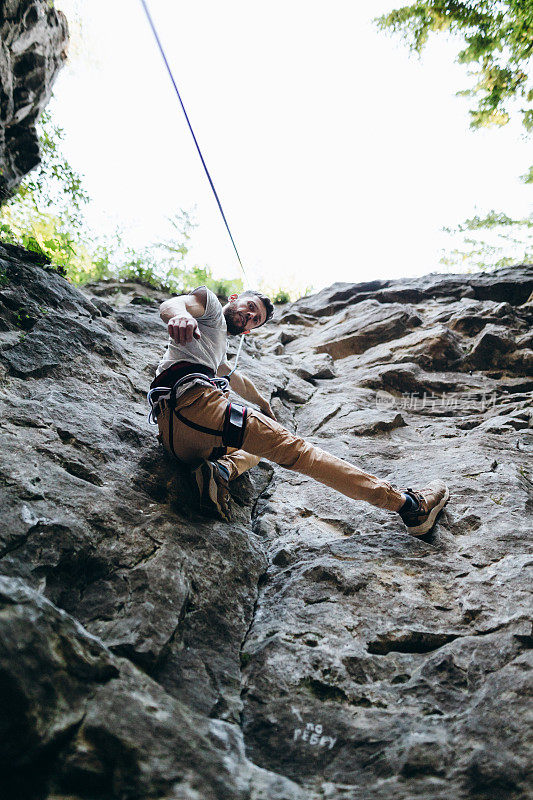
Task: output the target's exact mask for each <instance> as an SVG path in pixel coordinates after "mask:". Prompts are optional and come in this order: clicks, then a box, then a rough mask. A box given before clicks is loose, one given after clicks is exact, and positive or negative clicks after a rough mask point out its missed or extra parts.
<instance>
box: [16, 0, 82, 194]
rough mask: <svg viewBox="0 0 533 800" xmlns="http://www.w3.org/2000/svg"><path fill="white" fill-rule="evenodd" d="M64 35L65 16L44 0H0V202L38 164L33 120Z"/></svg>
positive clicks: (60, 57)
mask: <svg viewBox="0 0 533 800" xmlns="http://www.w3.org/2000/svg"><path fill="white" fill-rule="evenodd" d="M67 41H68V29H67V22H66V19H65V16H64V15H63V14H62V13H61V11H56V10H55V9H54V7H53V3H51V2H49V0H0V203H2V202H3V201H4V200H6V199H8V198H9V197H10V196H11V195H12V194H13V193H14V192H15V191H16V189H17V188H18V186H19V184H20V182H21V180H22V179H23V178H24V176H25V175H27V173H28V172H29V171H30V170H32V169H33V168H34V167H36V166H37V165H38V164H39V141H38V137H37V132H36V130H35V122H36V120H37V119H38V118H39V115H40V114H41V112H42V111H43V109H44V107H45V106H46V104H47V103H48V101H49V100H50V96H51V93H52V85H53V82H54V80H55V77H56V75H57V73H58V71H59V69H60V67H61V65H62V64H63V61H64V60H65V58H66V52H65V50H66V45H67Z"/></svg>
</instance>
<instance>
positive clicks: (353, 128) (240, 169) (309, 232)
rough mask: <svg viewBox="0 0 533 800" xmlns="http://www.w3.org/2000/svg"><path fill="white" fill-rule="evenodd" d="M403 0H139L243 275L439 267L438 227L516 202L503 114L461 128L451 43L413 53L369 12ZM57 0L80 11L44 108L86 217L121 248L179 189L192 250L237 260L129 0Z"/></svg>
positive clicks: (514, 207)
mask: <svg viewBox="0 0 533 800" xmlns="http://www.w3.org/2000/svg"><path fill="white" fill-rule="evenodd" d="M403 4H404V3H403V0H396V1H395V2H391V0H358V1H357V2H354V0H329V2H327V3H326V2H324V0H322V2H319V1H318V0H283V2H282V1H281V0H269V2H268V3H258V2H253V1H251V0H225V1H224V2H220V0H195V2H182V1H181V0H149V5H150V8H151V11H152V15H153V17H154V19H155V22H156V25H157V27H158V29H159V32H160V35H161V37H162V39H163V43H164V46H165V49H166V51H167V56H168V58H169V61H170V63H171V66H172V68H173V71H174V76H175V78H176V81H177V83H178V86H179V88H180V91H181V93H182V97H183V100H184V103H185V106H186V108H187V111H188V113H189V117H190V119H191V122H192V125H193V127H194V129H195V132H196V135H197V138H198V140H199V142H200V146H201V148H202V150H203V153H204V157H205V159H206V161H207V165H208V167H209V169H210V172H211V174H212V177H213V180H214V182H215V186H216V187H217V191H218V193H219V195H220V197H221V201H222V204H223V206H224V210H225V212H226V216H227V217H228V220H229V224H230V227H231V229H232V232H233V235H234V237H235V239H236V241H237V246H238V248H239V250H240V253H241V256H242V257H243V260H244V262H245V265H246V268H247V271H248V272H249V274H250V277H251V279H252V282H253V283H255V282H258V281H262V282H263V285H264V286H268V287H270V288H277V287H278V286H285V285H287V284H291V285H293V286H298V287H299V288H303V287H305V286H307V285H313V286H314V287H315V288H317V289H318V288H321V287H322V286H325V285H328V284H330V283H332V282H333V281H336V280H342V281H359V280H370V279H373V278H378V277H379V278H387V277H401V276H407V275H417V274H423V273H426V272H431V271H434V270H439V269H442V267H439V264H438V261H439V258H440V255H441V248H442V246H443V245H444V244H446V243H449V238H448V237H446V236H445V235H444V234H442V233H440V228H441V227H442V226H443V225H448V226H453V225H454V224H456V223H457V222H460V221H462V220H463V219H464V218H466V217H467V216H471V215H473V214H474V213H476V210H477V211H478V212H480V213H484V212H486V211H488V210H490V209H491V208H495V209H496V210H501V211H505V212H506V213H509V214H515V215H520V216H524V215H525V214H527V213H529V212H530V206H531V188H530V187H527V186H525V185H523V184H521V183H520V182H519V180H518V176H519V175H520V174H522V173H524V172H525V171H526V169H527V168H528V167H529V164H530V163H531V161H532V158H531V144H530V143H528V142H527V141H525V140H524V139H523V137H522V134H521V129H520V125H519V124H518V122H517V123H516V124H512V125H508V126H507V127H506V128H504V129H500V130H497V129H494V130H487V131H481V132H476V133H474V132H470V131H469V130H468V122H469V119H468V108H469V105H470V101H469V100H468V98H467V99H464V98H457V97H455V92H456V91H458V90H460V89H465V88H467V87H468V86H469V85H470V79H469V78H468V77H467V75H466V69H465V67H463V66H459V65H455V64H453V58H454V55H455V53H456V52H457V49H458V45H457V44H456V43H452V42H450V41H448V40H446V39H444V38H442V40H441V37H435V38H434V39H433V41H431V40H430V43H429V46H428V48H427V50H426V52H425V54H424V55H423V57H422V60H421V61H418V60H417V59H415V58H413V57H409V55H408V52H407V48H406V47H405V46H404V45H402V44H401V43H400V41H399V40H396V39H393V38H390V37H389V36H388V35H385V34H384V33H380V32H379V31H378V30H377V27H376V26H375V25H374V24H373V23H372V19H373V18H374V17H375V16H378V15H379V14H382V13H385V12H386V11H388V10H390V9H392V8H395V7H399V6H401V5H403ZM56 5H57V6H58V7H59V8H62V9H63V10H64V11H65V13H66V14H67V17H68V16H69V14H70V13H71V12H72V10H73V9H76V10H77V12H78V13H79V15H80V16H81V18H82V26H83V27H82V35H83V42H84V48H85V53H84V54H83V55H82V56H81V57H79V58H77V59H75V60H73V64H72V66H71V67H67V68H65V69H64V70H63V72H62V73H61V74H60V77H59V78H58V80H57V82H56V84H55V87H54V93H55V98H56V99H55V101H54V106H53V111H54V117H55V119H56V121H57V122H58V123H59V124H60V125H61V126H62V127H64V128H65V130H66V133H67V139H66V145H65V152H66V154H67V156H68V157H69V159H70V160H71V162H72V164H73V166H74V167H75V168H77V169H78V170H80V171H81V172H82V173H84V175H85V183H86V187H87V189H88V191H89V194H90V195H91V197H92V198H93V204H92V208H91V210H90V213H89V218H90V221H91V223H92V224H93V225H94V227H95V228H96V229H97V230H100V231H104V232H108V231H109V230H110V228H111V227H113V226H114V225H116V224H120V225H122V226H124V227H125V228H126V230H127V232H128V233H127V236H128V240H129V241H131V242H132V244H133V245H134V246H136V247H140V246H142V245H144V244H148V243H149V242H150V241H154V240H155V239H157V238H158V237H160V236H162V235H164V233H165V231H166V230H167V228H166V222H165V220H166V218H167V217H168V216H169V215H171V214H173V213H174V212H175V211H178V210H179V209H180V208H184V209H192V208H193V207H196V218H197V220H198V222H199V228H198V229H197V231H196V233H195V234H194V237H193V241H194V247H193V251H192V257H193V259H194V261H195V262H196V263H208V264H209V265H210V266H211V268H212V269H213V272H214V273H215V275H218V276H225V277H231V276H236V275H238V274H239V272H238V266H237V263H236V258H235V256H234V254H233V250H232V248H231V244H230V242H229V238H228V236H227V233H226V230H225V228H224V225H223V222H222V219H221V217H220V215H219V212H218V209H217V207H216V203H215V200H214V198H213V196H212V194H211V191H210V188H209V185H208V183H207V179H206V178H205V175H204V173H203V169H202V166H201V163H200V160H199V158H198V156H197V153H196V150H195V149H194V144H193V142H192V139H191V137H190V133H189V131H188V129H187V128H186V123H185V119H184V117H183V115H182V112H181V109H180V108H179V105H178V101H177V98H176V96H175V95H174V93H173V89H172V87H171V84H170V81H169V78H168V76H167V74H166V71H165V70H164V67H163V63H162V61H161V58H160V55H159V52H158V51H157V50H156V46H155V42H154V40H153V38H152V34H151V32H150V30H149V28H148V24H147V21H146V19H145V17H144V14H143V11H142V7H141V4H140V2H138V0H113V1H112V2H109V0H91V2H90V3H88V2H85V3H81V2H79V0H57V2H56ZM87 54H89V55H87Z"/></svg>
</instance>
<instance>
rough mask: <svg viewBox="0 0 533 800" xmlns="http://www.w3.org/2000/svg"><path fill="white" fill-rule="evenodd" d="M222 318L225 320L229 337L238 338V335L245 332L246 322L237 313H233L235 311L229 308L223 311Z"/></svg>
mask: <svg viewBox="0 0 533 800" xmlns="http://www.w3.org/2000/svg"><path fill="white" fill-rule="evenodd" d="M224 317H225V318H226V326H227V329H228V333H229V334H230V335H231V336H238V335H239V333H243V331H245V330H246V320H245V319H244V317H243V316H242V315H241V314H240V313H239V312H238V311H235V309H233V308H231V307H230V308H227V309H226V310H225V311H224Z"/></svg>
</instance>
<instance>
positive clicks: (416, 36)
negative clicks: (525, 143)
mask: <svg viewBox="0 0 533 800" xmlns="http://www.w3.org/2000/svg"><path fill="white" fill-rule="evenodd" d="M376 22H377V24H378V26H379V27H380V28H381V29H382V30H387V31H390V32H392V33H398V34H400V35H402V36H403V38H404V40H405V41H406V43H407V44H408V46H409V48H410V49H411V50H412V51H414V52H416V53H418V54H420V53H421V52H422V50H423V48H424V46H425V44H426V43H427V41H428V38H429V35H430V34H431V33H442V32H448V33H450V34H452V35H456V36H458V37H459V38H460V39H462V41H463V43H464V45H465V47H464V48H463V49H462V50H460V52H459V54H458V56H457V60H458V62H459V63H461V64H468V65H471V66H472V69H471V70H470V75H471V76H473V78H474V85H473V86H472V87H470V88H468V89H465V90H464V92H461V94H464V95H468V96H471V97H473V98H475V99H476V100H477V105H476V106H475V107H474V108H472V109H471V110H470V115H471V123H470V124H471V127H473V128H480V127H482V126H491V125H505V124H506V123H507V122H508V121H509V119H510V118H511V115H512V114H518V115H520V116H521V118H522V122H523V124H524V126H525V128H526V130H527V131H528V132H530V131H532V130H533V80H532V73H531V69H530V65H529V60H530V58H531V56H532V55H533V0H463V2H460V1H459V0H417V1H416V2H415V3H413V4H412V5H409V6H403V7H402V8H398V9H395V10H394V11H391V12H390V13H389V14H385V15H384V16H382V17H378V18H377V19H376ZM526 177H529V179H530V180H533V174H528V176H526Z"/></svg>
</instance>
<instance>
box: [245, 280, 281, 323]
mask: <svg viewBox="0 0 533 800" xmlns="http://www.w3.org/2000/svg"><path fill="white" fill-rule="evenodd" d="M243 294H253V295H254V296H255V297H258V298H259V300H261V302H262V303H263V305H264V307H265V309H266V312H267V315H266V319H265V322H268V320H269V319H272V317H273V316H274V306H273V305H272V300H271V299H270V297H267V296H266V294H263V293H262V292H257V291H256V290H255V289H245V291H244V292H241V293H240V295H239V297H242V296H243ZM265 322H262V323H261V325H264V324H265ZM261 325H258V326H257V327H258V328H260V327H261Z"/></svg>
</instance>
